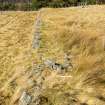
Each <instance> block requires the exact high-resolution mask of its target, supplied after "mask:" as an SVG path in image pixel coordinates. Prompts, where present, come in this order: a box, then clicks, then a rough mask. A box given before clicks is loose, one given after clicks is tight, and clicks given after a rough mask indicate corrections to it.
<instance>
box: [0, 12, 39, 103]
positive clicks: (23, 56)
mask: <svg viewBox="0 0 105 105" xmlns="http://www.w3.org/2000/svg"><path fill="white" fill-rule="evenodd" d="M36 14H37V13H36V12H5V13H2V14H0V91H3V97H4V101H5V102H2V101H3V100H2V98H0V105H1V104H3V105H5V104H6V105H8V104H9V103H8V102H10V97H11V96H12V95H13V94H14V91H15V90H16V88H17V87H18V83H13V84H12V82H13V81H14V80H15V79H16V78H17V77H19V76H20V77H19V78H21V75H22V74H23V72H25V71H26V70H27V68H28V67H30V65H32V62H33V61H34V60H35V58H34V57H33V56H35V55H33V51H32V49H31V43H32V37H33V31H34V22H35V16H36ZM0 96H1V97H2V94H1V93H0ZM7 103H8V104H7Z"/></svg>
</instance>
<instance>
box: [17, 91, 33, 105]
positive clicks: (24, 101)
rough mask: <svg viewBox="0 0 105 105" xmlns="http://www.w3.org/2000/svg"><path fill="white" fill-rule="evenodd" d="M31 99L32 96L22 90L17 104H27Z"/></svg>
mask: <svg viewBox="0 0 105 105" xmlns="http://www.w3.org/2000/svg"><path fill="white" fill-rule="evenodd" d="M31 99H32V97H31V96H30V95H29V94H27V93H26V92H25V91H24V92H23V94H22V96H21V97H20V100H19V105H29V104H30V102H31Z"/></svg>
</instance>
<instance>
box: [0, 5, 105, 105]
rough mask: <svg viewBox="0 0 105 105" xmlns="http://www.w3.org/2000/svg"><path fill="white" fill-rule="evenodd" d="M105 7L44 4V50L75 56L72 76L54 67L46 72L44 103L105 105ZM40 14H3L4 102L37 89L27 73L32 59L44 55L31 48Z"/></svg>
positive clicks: (0, 63) (0, 66) (0, 69)
mask: <svg viewBox="0 0 105 105" xmlns="http://www.w3.org/2000/svg"><path fill="white" fill-rule="evenodd" d="M104 10H105V6H104V5H103V6H88V7H86V8H81V7H76V8H74V7H73V8H62V9H51V8H45V9H42V27H41V35H42V38H41V48H40V49H39V50H38V52H39V53H40V54H41V55H43V56H44V58H46V59H47V58H52V59H55V60H56V61H57V62H60V63H62V62H63V61H64V55H65V53H68V54H69V55H72V56H73V57H72V64H73V70H72V71H68V72H67V73H66V74H65V76H67V77H64V76H62V75H61V74H58V73H57V72H56V71H50V70H48V68H46V69H45V70H44V71H43V73H42V76H43V77H44V78H45V80H44V81H43V87H44V90H43V92H42V93H41V99H42V103H41V105H105V51H104V50H105V49H104V42H103V41H104V40H103V39H104V38H105V36H104V33H105V11H104ZM36 14H37V13H36V12H25V13H24V12H19V13H18V12H13V13H11V12H8V13H6V14H2V15H1V16H0V20H1V21H0V52H1V53H0V90H1V93H0V104H1V105H8V104H7V103H10V102H11V104H10V105H12V104H13V103H14V102H17V100H18V99H19V97H20V94H21V91H22V89H25V90H28V91H29V92H30V93H31V94H33V92H32V91H31V87H32V86H30V85H29V84H30V83H29V82H32V81H30V80H31V79H30V80H29V77H28V75H27V74H28V72H29V71H30V70H31V67H32V62H37V60H39V59H37V58H38V57H37V55H36V53H35V52H34V51H33V50H32V49H31V44H32V38H33V30H34V21H35V16H36ZM68 75H70V76H72V77H68ZM14 81H15V82H14ZM11 100H12V101H11ZM16 105H17V104H16Z"/></svg>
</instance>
